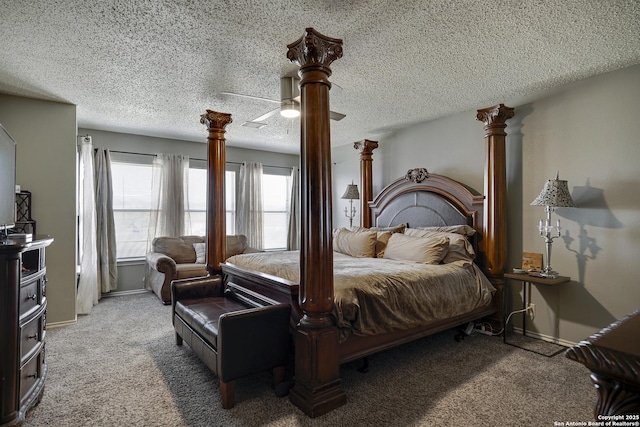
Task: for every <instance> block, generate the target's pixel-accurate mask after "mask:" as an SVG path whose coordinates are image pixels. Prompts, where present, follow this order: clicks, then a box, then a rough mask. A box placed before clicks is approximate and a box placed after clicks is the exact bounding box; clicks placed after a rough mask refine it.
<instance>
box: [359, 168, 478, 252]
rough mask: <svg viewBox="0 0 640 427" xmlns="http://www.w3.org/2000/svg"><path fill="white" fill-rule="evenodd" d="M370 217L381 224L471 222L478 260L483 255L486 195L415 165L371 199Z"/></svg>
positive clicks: (409, 224) (382, 225) (455, 223)
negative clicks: (417, 167) (482, 242)
mask: <svg viewBox="0 0 640 427" xmlns="http://www.w3.org/2000/svg"><path fill="white" fill-rule="evenodd" d="M369 207H370V209H371V221H372V223H373V224H375V225H376V226H379V227H388V226H391V225H399V224H404V223H406V224H408V226H409V227H411V228H415V227H434V226H444V225H465V224H466V225H470V226H471V227H473V228H474V229H475V230H476V234H475V235H474V236H473V238H472V241H473V245H474V247H475V249H476V254H477V255H478V257H476V261H477V262H479V261H481V260H482V259H483V257H484V251H483V248H482V245H481V244H480V242H481V241H482V231H483V230H482V228H483V212H484V197H483V196H481V195H479V194H477V193H475V192H474V191H472V190H470V189H469V188H467V187H465V186H464V185H462V184H460V183H459V182H457V181H455V180H453V179H451V178H448V177H446V176H443V175H436V174H429V173H428V172H427V170H426V169H412V170H410V171H409V172H408V173H407V175H406V176H405V177H403V178H400V179H397V180H395V181H394V182H392V183H391V184H389V185H388V186H387V187H385V188H384V189H383V190H382V191H381V192H380V194H378V196H377V197H376V198H375V199H374V200H372V201H371V202H369Z"/></svg>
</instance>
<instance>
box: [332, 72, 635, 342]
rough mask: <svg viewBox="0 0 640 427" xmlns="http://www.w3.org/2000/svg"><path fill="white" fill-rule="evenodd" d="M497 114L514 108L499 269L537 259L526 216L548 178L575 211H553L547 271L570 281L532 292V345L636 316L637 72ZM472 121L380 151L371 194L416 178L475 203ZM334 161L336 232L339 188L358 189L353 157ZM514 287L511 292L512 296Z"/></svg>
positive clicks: (422, 130) (478, 174)
mask: <svg viewBox="0 0 640 427" xmlns="http://www.w3.org/2000/svg"><path fill="white" fill-rule="evenodd" d="M498 102H503V103H505V104H506V105H507V106H510V107H515V116H514V118H512V119H510V120H509V121H507V129H506V131H507V133H508V137H507V186H508V188H507V194H508V212H509V224H508V233H509V235H508V241H509V264H508V265H509V266H510V267H517V266H519V265H520V262H521V255H522V252H523V251H526V252H539V253H543V252H544V243H543V241H542V239H541V238H540V237H539V235H538V232H537V229H536V226H537V223H538V219H539V218H542V217H543V215H544V210H543V208H541V207H536V206H530V205H529V204H530V203H531V201H533V199H534V198H535V197H536V196H537V195H538V193H539V192H540V190H541V189H542V187H543V185H544V183H545V181H546V180H547V179H551V178H554V177H555V173H556V171H560V178H562V179H566V180H568V181H569V189H570V190H571V191H572V195H573V197H574V199H575V202H576V203H577V204H578V205H579V208H577V209H568V208H565V209H559V210H558V212H557V213H558V215H559V216H560V218H561V220H562V222H563V225H564V226H565V227H566V229H565V231H564V239H558V240H556V241H555V242H554V245H553V253H552V257H551V261H552V266H553V267H554V268H555V269H556V270H557V271H559V272H560V274H562V275H565V276H570V277H571V279H572V281H571V282H570V283H569V284H567V285H561V286H560V287H558V288H547V289H541V290H534V293H533V302H534V303H535V304H536V309H537V315H536V318H535V320H534V322H533V325H528V326H527V328H528V330H529V329H530V330H532V331H533V332H534V333H538V334H541V335H542V336H547V337H553V338H558V339H559V340H560V341H561V342H564V343H571V342H577V341H579V340H581V339H584V338H586V337H587V336H589V335H591V334H592V333H594V332H596V331H598V330H600V329H601V328H603V327H605V326H607V325H609V324H610V323H611V322H612V321H613V320H615V319H617V318H620V317H622V316H624V315H625V314H627V313H629V312H630V311H632V310H634V309H635V308H638V307H640V286H638V285H637V278H636V277H635V276H636V275H635V271H634V269H633V268H632V266H633V265H634V264H635V262H636V258H637V256H638V254H639V253H640V191H638V190H637V188H638V187H639V186H640V172H639V171H640V167H639V166H640V120H639V118H640V116H639V115H638V110H639V109H640V66H635V67H631V68H627V69H623V70H619V71H616V72H612V73H608V74H605V75H601V76H597V77H593V78H590V79H585V80H583V81H580V82H577V83H573V84H571V85H567V86H565V87H563V88H560V90H557V91H554V93H553V94H548V95H546V96H544V97H542V96H541V97H539V98H538V99H537V100H535V101H532V102H527V103H525V104H517V103H515V104H513V103H509V100H498V101H497V102H496V103H498ZM489 106H490V105H479V106H478V108H484V107H489ZM475 115H476V111H475V110H473V111H469V112H466V113H463V114H458V115H455V116H451V117H446V118H443V119H439V120H434V121H432V122H428V123H423V124H419V125H415V126H412V127H409V128H406V129H403V130H401V131H398V132H396V133H395V134H393V135H390V136H388V137H385V138H382V139H380V140H379V143H380V145H379V148H378V149H376V150H375V151H374V152H373V170H374V173H373V175H374V181H375V183H374V194H377V193H378V192H379V191H380V189H381V188H382V187H383V186H384V185H387V184H389V183H390V182H391V181H393V180H394V179H396V178H399V177H400V176H403V175H404V174H405V173H406V171H407V170H408V169H410V168H414V167H426V168H427V169H428V170H429V171H430V172H433V173H437V174H443V175H448V176H450V177H452V178H454V179H456V180H458V181H460V182H462V183H465V184H467V185H469V186H470V187H472V188H474V189H475V190H477V191H479V192H480V193H483V192H484V188H483V186H484V184H483V180H484V176H483V175H484V160H485V145H484V131H483V124H482V123H480V122H478V121H476V120H475ZM364 137H367V135H363V138H364ZM332 161H333V162H334V170H333V172H334V176H333V182H334V188H337V190H335V189H334V196H333V198H334V202H333V204H334V219H335V220H334V226H335V225H336V223H338V224H339V222H338V221H342V220H338V218H340V216H341V215H342V216H344V213H343V212H341V210H342V209H343V205H344V201H340V200H339V197H340V196H341V194H342V193H341V192H342V191H344V189H343V187H344V186H345V185H346V183H347V182H350V180H351V179H353V178H355V179H358V177H359V172H358V171H359V155H358V153H357V152H356V151H355V150H354V149H353V147H352V146H351V145H349V146H343V147H337V148H335V149H333V150H332ZM337 193H340V194H337ZM554 218H555V216H554ZM342 222H344V221H342ZM513 287H514V288H518V290H519V289H520V284H519V283H518V282H514V283H513ZM512 298H513V301H512V305H513V306H515V307H516V308H519V307H518V306H519V304H521V295H520V293H519V292H515V290H514V294H513V295H512Z"/></svg>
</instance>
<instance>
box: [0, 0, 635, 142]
mask: <svg viewBox="0 0 640 427" xmlns="http://www.w3.org/2000/svg"><path fill="white" fill-rule="evenodd" d="M0 22H1V23H2V24H1V25H0V44H1V51H0V92H2V93H7V94H12V95H20V96H27V97H34V98H41V99H47V100H55V101H62V102H68V103H72V104H76V105H77V115H78V125H79V126H80V127H85V128H94V129H102V130H111V131H117V132H126V133H135V134H142V135H150V136H162V137H168V138H176V139H184V140H191V141H200V142H205V140H206V130H205V128H204V126H203V125H201V124H200V123H199V117H200V115H201V114H202V113H204V112H205V110H206V109H213V110H217V111H221V112H225V113H231V114H232V115H233V123H232V124H230V125H228V126H227V133H226V137H227V141H228V143H229V145H234V146H240V147H249V148H257V149H262V150H269V151H278V152H287V153H297V152H298V151H299V119H293V120H292V119H284V118H282V117H280V115H279V114H276V115H273V116H272V117H271V118H269V119H268V120H266V121H267V123H268V126H266V127H264V128H262V129H251V128H247V127H243V126H241V124H242V123H243V122H245V121H247V120H252V119H255V118H256V117H258V116H260V115H261V114H263V113H265V112H267V111H269V110H270V109H273V108H274V106H275V104H272V103H269V102H265V101H259V100H251V99H244V98H238V97H230V96H227V95H221V94H220V92H235V93H240V94H246V95H254V96H260V97H265V98H272V99H279V96H280V77H281V76H293V75H296V72H297V67H296V66H295V65H294V64H291V63H290V62H289V61H288V60H287V58H286V50H287V49H286V45H287V44H288V43H291V42H294V41H296V40H297V39H298V38H299V37H300V36H302V33H303V31H304V29H305V28H306V27H314V28H315V29H316V30H317V31H319V32H321V33H323V34H325V35H327V36H330V37H336V38H341V39H343V41H344V45H343V47H344V56H343V58H341V59H339V60H337V61H335V62H334V63H333V64H332V66H331V68H332V70H333V75H332V77H331V81H332V82H334V83H336V84H338V85H339V86H340V88H341V89H338V90H332V91H331V107H332V110H334V111H338V112H341V113H344V114H346V115H347V117H346V118H345V119H343V120H342V121H340V122H333V121H332V130H331V135H332V137H331V138H332V145H343V144H349V143H352V142H354V141H357V140H361V139H363V138H370V139H376V138H380V137H381V136H382V135H383V134H385V133H386V132H391V131H393V130H394V129H398V128H401V127H404V126H407V125H409V124H414V123H418V122H423V121H427V120H432V119H435V118H438V117H442V116H446V115H450V114H455V113H458V112H461V111H468V110H474V109H477V108H480V107H486V106H490V105H493V104H495V103H498V102H511V103H513V102H518V101H522V100H526V99H527V97H529V96H531V95H532V94H541V93H544V92H545V91H548V90H553V88H555V87H558V86H559V85H562V84H565V83H568V82H571V81H574V80H578V79H582V78H585V77H589V76H592V75H596V74H601V73H604V72H607V71H611V70H615V69H619V68H623V67H626V66H630V65H633V64H638V63H640V0H555V1H554V0H519V1H518V0H502V1H496V0H492V1H489V0H472V1H471V0H461V1H452V0H433V1H428V0H416V1H382V0H352V1H348V0H315V1H313V0H307V1H302V0H287V1H280V0H271V1H267V0H264V1H262V0H245V1H241V0H234V1H230V0H229V1H205V0H183V1H161V0H97V1H77V0H76V1H64V0H58V1H54V0H45V1H37V0H32V1H23V0H0Z"/></svg>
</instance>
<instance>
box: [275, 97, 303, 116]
mask: <svg viewBox="0 0 640 427" xmlns="http://www.w3.org/2000/svg"><path fill="white" fill-rule="evenodd" d="M280 115H281V116H282V117H286V118H288V119H294V118H296V117H299V116H300V107H299V106H298V103H297V102H295V101H294V100H291V99H290V100H286V101H282V104H281V105H280Z"/></svg>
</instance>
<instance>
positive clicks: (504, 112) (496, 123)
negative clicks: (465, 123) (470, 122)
mask: <svg viewBox="0 0 640 427" xmlns="http://www.w3.org/2000/svg"><path fill="white" fill-rule="evenodd" d="M513 114H514V109H513V108H511V107H506V106H505V105H504V104H498V105H494V106H493V107H488V108H483V109H480V110H478V112H477V114H476V120H479V121H481V122H482V123H484V124H485V129H487V130H488V129H489V127H501V128H504V127H506V121H507V120H509V119H510V118H511V117H513Z"/></svg>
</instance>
